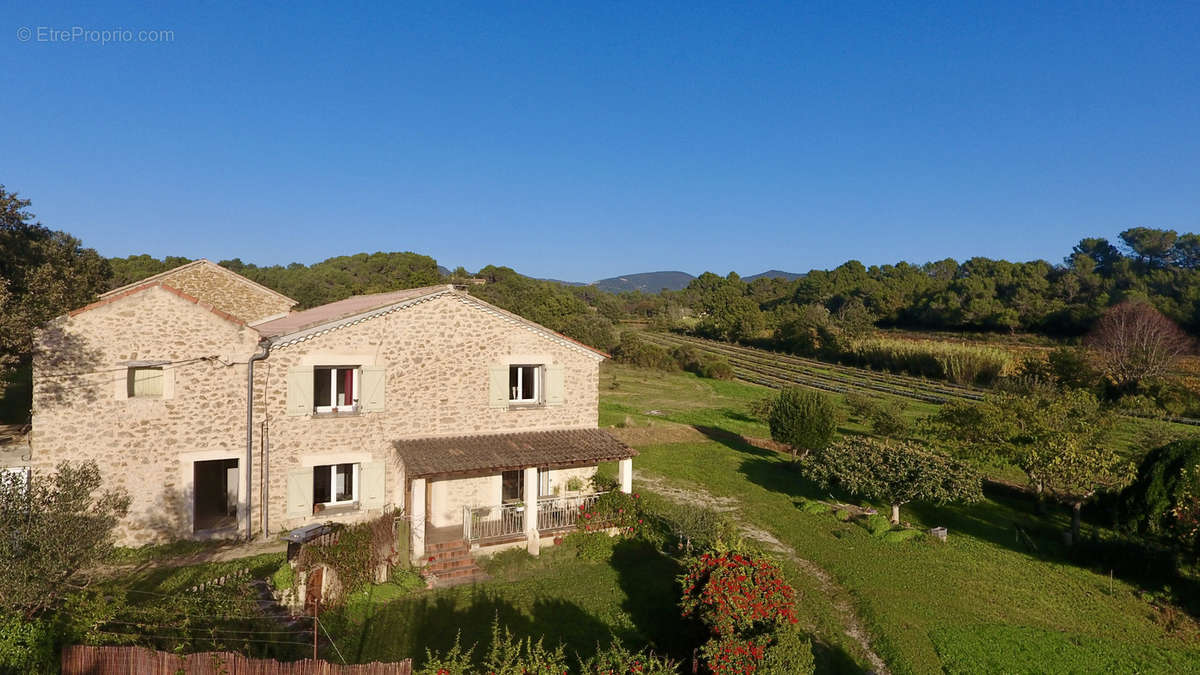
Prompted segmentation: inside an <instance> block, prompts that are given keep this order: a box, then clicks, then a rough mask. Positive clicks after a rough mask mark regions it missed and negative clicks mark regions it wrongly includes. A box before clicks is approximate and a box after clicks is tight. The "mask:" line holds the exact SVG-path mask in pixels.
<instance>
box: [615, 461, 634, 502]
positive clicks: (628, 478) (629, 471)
mask: <svg viewBox="0 0 1200 675" xmlns="http://www.w3.org/2000/svg"><path fill="white" fill-rule="evenodd" d="M617 479H618V480H619V481H620V483H621V492H624V493H625V494H629V493H630V492H633V459H632V458H627V459H623V460H621V461H620V462H618V463H617Z"/></svg>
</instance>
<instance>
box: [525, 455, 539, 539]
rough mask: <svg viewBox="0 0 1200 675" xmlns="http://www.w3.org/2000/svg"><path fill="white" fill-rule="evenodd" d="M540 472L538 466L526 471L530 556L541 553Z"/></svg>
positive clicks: (526, 519) (526, 536)
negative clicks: (539, 515) (539, 518)
mask: <svg viewBox="0 0 1200 675" xmlns="http://www.w3.org/2000/svg"><path fill="white" fill-rule="evenodd" d="M537 528H538V470H537V467H536V466H531V467H528V468H526V469H525V541H526V543H527V544H528V548H529V554H530V555H537V554H538V553H540V552H541V545H542V542H541V538H540V537H539V536H538V529H537Z"/></svg>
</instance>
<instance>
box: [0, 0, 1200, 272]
mask: <svg viewBox="0 0 1200 675" xmlns="http://www.w3.org/2000/svg"><path fill="white" fill-rule="evenodd" d="M750 4H753V5H754V7H753V8H751V7H749V5H750ZM171 5H175V6H171ZM1139 5H1140V6H1139ZM1139 5H1133V4H1130V5H1118V4H1112V3H1100V2H1082V3H1078V4H1073V3H1061V2H1056V3H1034V4H1030V5H1028V6H1021V5H1019V4H1017V3H1013V2H997V3H990V4H989V3H959V2H946V3H933V2H912V3H891V2H888V3H881V2H871V3H862V4H858V3H851V2H832V3H807V2H805V3H794V2H788V3H779V4H768V3H739V4H732V3H731V4H729V5H715V4H704V3H693V2H689V3H677V4H667V3H644V2H611V1H607V0H606V1H605V2H592V3H575V2H570V3H565V2H551V3H537V2H514V3H500V2H487V3H478V4H460V3H452V2H435V3H422V4H413V5H405V6H400V5H399V4H394V3H380V4H378V5H367V4H344V5H338V4H334V3H329V4H327V5H309V4H306V3H301V2H287V3H271V4H269V5H266V4H264V5H260V6H255V7H252V8H245V7H240V8H234V7H229V6H225V5H220V4H216V3H207V2H197V3H190V4H187V5H185V4H184V3H177V4H176V3H148V4H147V6H145V7H132V8H131V7H123V6H119V5H115V4H114V5H111V6H110V5H107V4H105V3H95V4H89V5H87V6H84V7H68V6H63V7H55V6H53V5H51V4H47V3H29V4H28V6H25V7H21V6H15V7H14V6H12V5H9V6H6V8H5V10H4V11H3V12H0V16H2V17H3V18H2V21H3V23H4V24H7V25H5V26H4V27H3V33H2V34H0V65H2V67H0V85H2V86H3V90H4V92H5V95H4V96H3V97H0V122H2V123H3V127H2V128H3V139H4V140H3V146H2V147H3V151H2V152H0V183H4V184H5V185H6V186H7V188H8V189H10V190H17V191H19V192H20V193H22V194H23V195H24V196H26V197H28V198H31V199H33V200H34V208H33V210H34V212H35V213H36V214H37V215H38V217H39V218H40V219H41V220H42V222H43V223H45V224H47V225H50V226H52V227H55V228H59V229H64V230H67V231H69V232H71V233H73V234H76V235H77V236H79V237H81V238H82V239H83V240H84V242H85V243H86V244H87V245H90V246H93V247H95V248H97V249H98V250H99V251H100V252H101V253H103V254H106V255H129V254H132V253H143V252H145V253H150V254H153V255H156V256H162V255H168V254H174V255H183V256H189V257H201V256H203V257H208V258H211V259H214V260H217V259H223V258H232V257H235V256H237V257H241V258H242V259H243V260H245V261H247V262H256V263H259V264H274V263H287V262H291V261H300V262H305V263H311V262H315V261H318V260H322V259H324V258H326V257H330V256H333V255H341V254H347V253H354V252H359V251H377V250H385V251H387V250H413V251H417V252H421V253H426V254H428V255H432V256H434V257H436V258H437V259H438V261H439V262H441V263H442V264H445V265H447V266H451V267H453V266H455V265H460V264H461V265H464V266H466V267H468V268H470V269H476V268H478V267H480V266H482V265H485V264H489V263H490V264H504V265H509V266H512V267H514V268H516V269H517V270H519V271H521V272H524V273H527V274H531V275H534V276H545V277H555V278H562V279H570V280H583V281H586V280H593V279H597V278H601V277H607V276H613V275H617V274H624V273H631V272H637V271H650V270H660V269H681V270H685V271H689V272H692V273H699V272H701V271H703V270H713V271H716V272H719V273H724V272H727V271H729V270H736V271H738V272H739V273H742V274H751V273H754V272H759V271H762V270H765V269H768V268H778V269H785V270H792V271H804V270H807V269H810V268H827V267H832V266H835V265H837V264H839V263H841V262H843V261H844V260H847V259H850V258H854V259H858V260H861V261H863V262H865V263H867V264H873V263H883V262H892V261H896V260H900V259H906V260H910V261H914V262H921V261H925V260H932V259H940V258H943V257H947V256H949V257H956V258H959V259H963V258H967V257H970V256H973V255H986V256H990V257H1004V258H1009V259H1022V260H1024V259H1034V258H1046V259H1050V260H1052V261H1058V260H1060V259H1061V258H1062V256H1063V255H1065V254H1066V253H1067V252H1068V251H1069V249H1070V247H1071V245H1072V244H1073V243H1074V242H1076V241H1077V240H1078V239H1080V238H1081V237H1084V236H1091V235H1101V236H1109V237H1113V238H1115V236H1116V233H1117V232H1119V231H1121V230H1122V229H1125V228H1127V227H1132V226H1138V225H1146V226H1154V227H1171V228H1175V229H1178V230H1181V231H1197V230H1200V208H1198V207H1200V5H1198V4H1196V3H1179V4H1174V3H1144V4H1141V3H1139ZM76 26H78V27H80V28H82V29H84V30H89V31H93V30H95V31H99V30H106V29H107V30H111V29H128V30H131V31H133V32H134V34H135V39H134V41H133V42H125V43H109V44H100V43H98V42H96V41H95V39H93V40H91V41H86V38H85V37H82V36H81V37H79V38H76V39H74V40H73V41H69V40H68V41H64V40H58V41H51V40H50V39H49V38H50V35H49V33H47V32H46V30H44V29H58V30H66V31H68V32H70V30H71V29H72V28H74V27H76ZM22 28H28V29H30V31H31V33H30V34H26V35H29V36H30V39H28V40H27V41H22V40H21V39H20V37H21V36H22V33H21V32H20V30H21V29H22ZM40 29H41V30H42V32H41V33H38V31H39V30H40ZM142 30H170V31H173V39H171V40H170V41H169V42H158V43H148V42H138V41H137V40H136V33H137V32H139V31H142Z"/></svg>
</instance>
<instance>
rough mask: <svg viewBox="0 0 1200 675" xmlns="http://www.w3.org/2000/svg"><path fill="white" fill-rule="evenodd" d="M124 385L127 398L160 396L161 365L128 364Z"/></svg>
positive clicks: (161, 381) (161, 391) (161, 388)
mask: <svg viewBox="0 0 1200 675" xmlns="http://www.w3.org/2000/svg"><path fill="white" fill-rule="evenodd" d="M125 386H126V387H127V393H128V396H129V398H162V395H163V369H162V366H130V367H129V369H128V371H127V375H126V378H125Z"/></svg>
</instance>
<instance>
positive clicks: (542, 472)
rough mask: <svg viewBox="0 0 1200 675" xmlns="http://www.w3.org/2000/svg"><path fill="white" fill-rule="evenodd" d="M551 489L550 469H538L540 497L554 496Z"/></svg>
mask: <svg viewBox="0 0 1200 675" xmlns="http://www.w3.org/2000/svg"><path fill="white" fill-rule="evenodd" d="M553 496H554V493H553V492H551V491H550V469H538V497H553Z"/></svg>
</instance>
